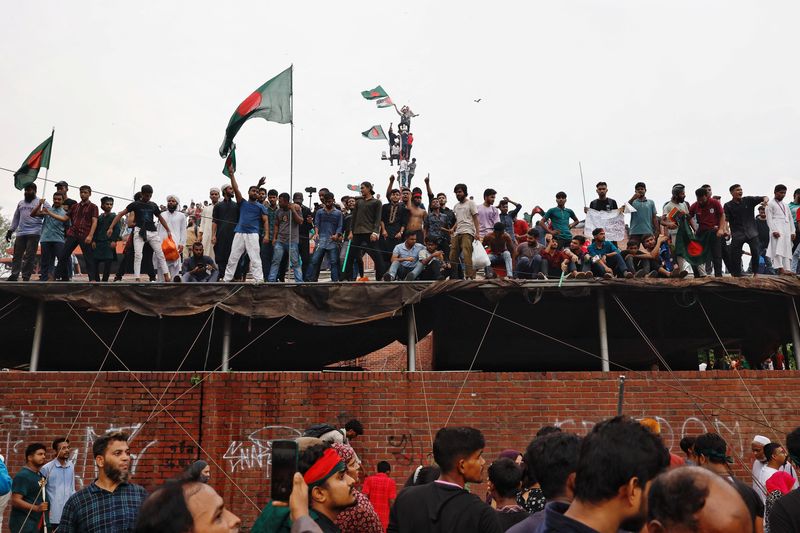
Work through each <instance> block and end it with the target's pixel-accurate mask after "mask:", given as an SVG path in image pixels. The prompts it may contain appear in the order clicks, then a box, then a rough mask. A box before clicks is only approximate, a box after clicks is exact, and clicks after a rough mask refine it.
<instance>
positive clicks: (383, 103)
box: [375, 96, 394, 108]
mask: <svg viewBox="0 0 800 533" xmlns="http://www.w3.org/2000/svg"><path fill="white" fill-rule="evenodd" d="M375 105H377V106H378V107H379V108H384V107H392V106H393V105H394V102H392V99H391V98H390V97H388V96H387V97H386V98H381V99H380V100H376V101H375Z"/></svg>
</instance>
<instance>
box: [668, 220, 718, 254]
mask: <svg viewBox="0 0 800 533" xmlns="http://www.w3.org/2000/svg"><path fill="white" fill-rule="evenodd" d="M681 219H682V220H681V221H680V222H679V223H678V234H677V235H676V237H675V255H676V256H681V257H683V258H684V259H686V261H688V262H689V264H691V265H693V266H699V265H704V264H706V261H707V260H708V257H709V254H710V253H711V239H713V238H714V237H715V236H716V233H715V232H714V231H713V230H711V231H706V232H705V233H703V234H702V235H700V236H699V237H698V236H696V235H695V234H694V232H693V231H692V228H690V227H689V222H688V221H687V220H686V217H681Z"/></svg>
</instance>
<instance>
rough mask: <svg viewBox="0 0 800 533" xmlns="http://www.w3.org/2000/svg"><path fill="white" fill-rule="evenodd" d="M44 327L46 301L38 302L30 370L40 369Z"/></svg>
mask: <svg viewBox="0 0 800 533" xmlns="http://www.w3.org/2000/svg"><path fill="white" fill-rule="evenodd" d="M43 328H44V301H41V300H40V301H39V303H37V304H36V325H35V326H34V327H33V344H32V345H31V364H30V367H29V370H30V371H31V372H36V371H37V370H38V369H39V349H40V348H41V346H42V329H43Z"/></svg>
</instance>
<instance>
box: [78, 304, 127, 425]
mask: <svg viewBox="0 0 800 533" xmlns="http://www.w3.org/2000/svg"><path fill="white" fill-rule="evenodd" d="M128 313H129V311H125V316H123V317H122V321H121V322H120V323H119V327H118V328H117V333H116V334H115V335H114V339H113V340H112V341H111V346H112V347H113V346H114V344H115V343H116V342H117V337H119V334H120V332H121V331H122V326H123V325H124V324H125V320H127V318H128ZM110 354H111V347H109V349H108V350H106V356H105V357H103V362H102V363H100V368H98V369H97V373H95V375H94V379H93V380H92V384H91V385H90V386H89V390H88V391H86V396H84V397H83V402H82V403H81V407H80V409H78V414H77V415H75V418H73V419H72V425H71V426H70V427H69V431H67V435H66V439H67V440H69V436H70V435H71V434H72V430H73V429H75V424H77V423H78V419H80V417H81V413H82V412H83V408H84V407H85V406H86V402H87V401H88V400H89V396H91V394H92V390H93V389H94V385H95V383H97V378H99V377H100V374H101V373H102V372H103V367H104V366H105V364H106V361H107V360H108V356H109V355H110Z"/></svg>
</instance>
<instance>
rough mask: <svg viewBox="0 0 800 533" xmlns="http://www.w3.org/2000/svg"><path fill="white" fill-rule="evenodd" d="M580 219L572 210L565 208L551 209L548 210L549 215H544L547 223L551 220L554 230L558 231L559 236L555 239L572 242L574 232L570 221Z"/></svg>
mask: <svg viewBox="0 0 800 533" xmlns="http://www.w3.org/2000/svg"><path fill="white" fill-rule="evenodd" d="M577 218H578V217H576V216H575V212H574V211H573V210H572V209H569V208H567V207H565V208H564V209H561V208H560V207H551V208H550V209H548V210H547V213H545V214H544V219H543V220H545V221H547V220H549V221H550V223H551V224H552V225H553V229H554V230H556V229H557V230H558V231H559V233H558V235H555V236H554V237H555V238H556V239H558V240H560V241H561V240H566V241H568V240H570V239H572V231H570V229H569V221H570V220H572V219H577Z"/></svg>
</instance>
